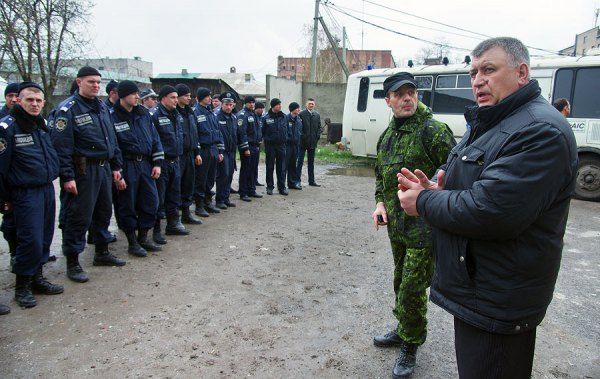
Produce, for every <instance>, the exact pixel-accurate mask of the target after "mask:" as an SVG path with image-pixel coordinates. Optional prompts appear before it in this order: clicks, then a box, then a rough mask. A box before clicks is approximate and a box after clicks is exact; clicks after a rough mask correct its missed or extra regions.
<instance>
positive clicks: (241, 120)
mask: <svg viewBox="0 0 600 379" xmlns="http://www.w3.org/2000/svg"><path fill="white" fill-rule="evenodd" d="M237 121H238V123H237V124H238V126H242V125H243V124H244V119H242V118H238V120H237Z"/></svg>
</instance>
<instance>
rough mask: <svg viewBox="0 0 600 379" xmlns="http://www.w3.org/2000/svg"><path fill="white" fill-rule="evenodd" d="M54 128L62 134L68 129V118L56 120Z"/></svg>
mask: <svg viewBox="0 0 600 379" xmlns="http://www.w3.org/2000/svg"><path fill="white" fill-rule="evenodd" d="M54 127H55V128H56V130H58V131H59V132H62V131H63V130H65V129H66V128H67V118H66V117H58V118H56V120H55V121H54Z"/></svg>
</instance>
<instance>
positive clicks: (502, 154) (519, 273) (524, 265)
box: [398, 37, 577, 378]
mask: <svg viewBox="0 0 600 379" xmlns="http://www.w3.org/2000/svg"><path fill="white" fill-rule="evenodd" d="M471 56H472V57H473V62H472V63H471V69H470V74H471V86H472V89H473V94H474V96H475V100H476V102H477V105H476V106H473V107H471V108H468V109H467V110H466V112H465V118H466V120H467V122H468V123H469V125H471V128H470V130H469V132H468V133H467V134H466V135H465V136H464V137H463V139H462V140H461V142H460V143H459V144H458V145H457V146H456V148H455V149H453V150H452V152H451V154H450V155H449V156H448V160H447V162H446V163H445V164H444V165H443V166H441V167H440V171H439V172H438V174H437V175H436V179H435V181H430V180H429V179H428V175H430V173H424V172H422V171H420V170H414V171H413V170H412V169H410V168H403V169H402V174H401V175H399V179H398V180H399V182H400V188H401V191H399V192H398V197H399V199H400V203H401V205H402V208H403V209H404V211H405V212H406V213H407V214H409V215H413V216H420V217H421V218H422V219H423V220H425V221H426V222H427V223H428V224H429V225H430V226H431V227H432V229H433V237H434V246H435V249H434V256H435V261H436V269H435V275H434V279H433V283H432V284H431V295H430V298H431V301H432V302H434V303H436V304H437V305H439V306H440V307H442V308H444V309H445V310H446V311H448V312H449V313H450V314H452V315H453V316H454V346H455V349H456V361H457V364H458V373H459V376H460V377H461V378H530V377H531V371H532V364H533V356H534V351H535V338H536V337H535V336H536V328H537V326H538V325H539V324H540V322H541V321H542V319H543V318H544V315H545V314H546V309H547V308H548V305H549V304H550V301H551V300H552V294H553V291H554V284H555V283H556V278H557V276H558V270H559V268H560V260H561V255H562V247H563V236H564V233H565V227H566V223H567V217H568V212H569V203H570V198H571V194H572V193H573V191H574V188H575V177H576V172H577V146H576V143H575V137H574V135H573V132H572V130H571V128H570V126H569V123H568V122H567V120H566V119H565V117H564V116H563V115H561V114H560V113H559V112H558V111H557V110H556V109H554V108H553V107H552V106H551V105H550V104H549V103H548V102H547V101H546V100H545V99H544V97H543V96H541V90H540V86H539V84H538V83H537V81H536V80H531V79H530V77H529V73H530V71H529V64H530V63H529V52H528V51H527V48H526V47H525V46H524V45H523V43H522V42H521V41H519V40H517V39H515V38H510V37H499V38H492V39H488V40H485V41H483V42H481V43H479V45H477V46H476V47H475V49H474V50H473V52H472V53H471Z"/></svg>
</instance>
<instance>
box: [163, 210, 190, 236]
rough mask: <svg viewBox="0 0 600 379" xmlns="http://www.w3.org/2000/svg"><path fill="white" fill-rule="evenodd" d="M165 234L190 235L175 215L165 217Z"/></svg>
mask: <svg viewBox="0 0 600 379" xmlns="http://www.w3.org/2000/svg"><path fill="white" fill-rule="evenodd" d="M165 234H166V235H168V236H187V235H188V234H190V232H188V231H187V230H186V229H185V226H183V224H182V223H181V220H180V219H179V215H178V214H177V213H175V214H172V215H169V216H167V227H166V228H165Z"/></svg>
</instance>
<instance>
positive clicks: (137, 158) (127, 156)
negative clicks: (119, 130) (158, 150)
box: [124, 154, 150, 162]
mask: <svg viewBox="0 0 600 379" xmlns="http://www.w3.org/2000/svg"><path fill="white" fill-rule="evenodd" d="M124 158H125V159H129V160H130V161H138V162H141V161H150V157H147V156H145V155H141V154H125V155H124Z"/></svg>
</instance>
